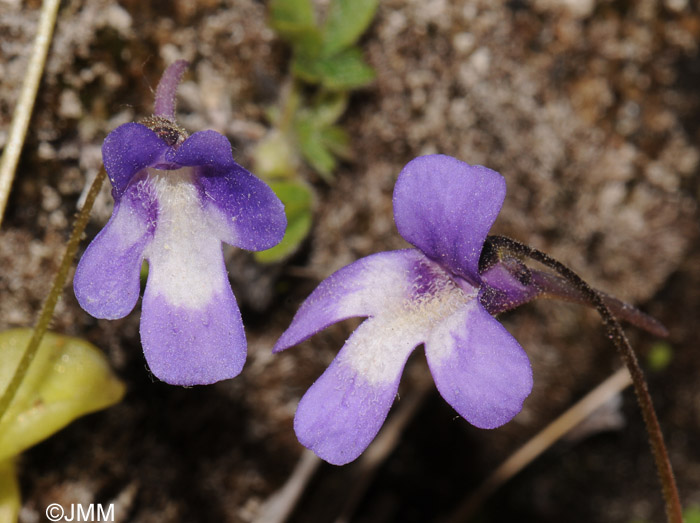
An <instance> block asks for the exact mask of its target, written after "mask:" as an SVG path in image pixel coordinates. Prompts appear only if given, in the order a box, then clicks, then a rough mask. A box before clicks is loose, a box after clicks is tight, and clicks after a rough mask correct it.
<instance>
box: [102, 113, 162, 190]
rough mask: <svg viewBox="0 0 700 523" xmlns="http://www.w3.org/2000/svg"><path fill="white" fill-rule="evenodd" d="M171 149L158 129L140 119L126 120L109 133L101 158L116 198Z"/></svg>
mask: <svg viewBox="0 0 700 523" xmlns="http://www.w3.org/2000/svg"><path fill="white" fill-rule="evenodd" d="M169 150H170V148H169V147H168V144H166V143H165V142H164V141H163V140H161V139H160V138H159V137H158V135H157V134H156V133H154V132H153V131H151V130H150V129H149V128H148V127H146V126H145V125H141V124H139V123H133V122H131V123H125V124H124V125H120V126H119V127H117V128H116V129H115V130H114V131H112V132H111V133H109V134H108V135H107V138H105V141H104V143H103V144H102V161H103V162H104V165H105V170H106V171H107V176H109V181H110V182H112V196H114V199H115V201H119V198H120V197H121V196H122V194H124V191H126V188H127V186H128V185H129V182H130V181H131V179H132V178H133V177H134V175H135V174H136V173H138V172H139V171H142V170H143V169H145V168H146V167H150V166H153V165H156V164H158V163H160V162H162V161H163V160H164V157H165V155H166V153H167V152H168V151H169Z"/></svg>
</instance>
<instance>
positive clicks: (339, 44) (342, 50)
mask: <svg viewBox="0 0 700 523" xmlns="http://www.w3.org/2000/svg"><path fill="white" fill-rule="evenodd" d="M378 4H379V2H378V0H331V2H330V4H329V6H328V11H327V13H326V16H325V20H324V21H323V22H322V23H320V24H319V22H318V21H317V15H316V13H315V11H314V8H313V5H312V3H311V1H310V0H273V1H272V2H271V3H270V25H271V26H272V28H273V29H274V30H275V31H276V32H277V34H278V35H279V36H280V37H281V38H283V39H284V40H285V41H287V42H288V43H289V45H290V46H291V48H292V61H291V65H290V76H291V78H290V79H289V81H288V82H287V84H286V85H285V86H284V87H283V89H282V90H281V95H280V100H279V103H278V105H277V106H275V107H272V108H270V109H269V110H268V111H267V117H268V120H269V121H270V123H271V125H272V128H271V129H270V131H269V133H268V134H267V136H266V137H265V138H264V139H263V140H262V141H261V142H260V144H259V145H258V147H257V148H256V150H255V153H254V160H255V172H256V173H257V174H258V175H259V176H261V177H263V178H265V179H266V180H268V181H269V182H270V185H271V186H272V188H273V189H274V191H275V192H276V193H277V196H279V198H280V199H281V200H282V202H284V204H285V207H286V212H287V221H288V228H287V233H286V235H285V237H284V240H283V241H282V242H281V243H280V244H279V245H277V246H275V247H273V248H272V249H269V250H267V251H262V252H259V253H256V258H257V259H258V261H262V262H274V261H279V260H281V259H283V258H285V257H287V256H289V255H290V254H292V253H293V252H294V251H295V250H296V249H297V248H298V246H299V244H300V243H301V242H302V241H303V240H304V238H305V237H306V236H307V234H308V232H309V230H310V228H311V221H312V220H311V216H312V210H313V204H314V194H313V190H312V188H311V186H310V185H309V184H308V183H307V182H306V181H305V180H304V178H303V177H302V175H301V174H300V171H299V168H300V166H301V164H302V162H305V163H306V164H307V165H309V166H310V167H311V168H312V169H313V170H314V171H315V172H316V173H317V174H318V175H319V176H320V177H321V178H322V179H323V180H325V181H326V182H327V183H332V182H333V173H334V171H335V170H336V168H337V166H338V160H339V159H350V158H351V154H352V151H351V149H350V140H349V137H348V135H347V133H346V132H345V130H344V129H343V128H342V127H341V126H340V125H338V121H339V120H340V118H341V117H342V116H343V114H344V113H345V110H346V109H347V106H348V99H349V94H350V92H351V91H352V90H354V89H358V88H360V87H364V86H366V85H368V84H369V83H371V82H372V81H373V80H374V77H375V73H374V70H373V69H372V68H371V67H370V66H369V65H368V64H367V63H366V62H365V60H364V58H363V56H362V51H361V49H360V48H359V47H358V46H357V40H358V39H359V38H360V36H361V35H362V33H364V32H365V30H366V29H367V27H368V26H369V24H370V23H371V21H372V19H373V18H374V14H375V12H376V10H377V6H378Z"/></svg>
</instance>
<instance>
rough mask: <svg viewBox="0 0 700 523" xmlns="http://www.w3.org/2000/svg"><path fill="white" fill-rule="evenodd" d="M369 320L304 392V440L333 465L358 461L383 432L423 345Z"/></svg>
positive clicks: (299, 417) (300, 434)
mask: <svg viewBox="0 0 700 523" xmlns="http://www.w3.org/2000/svg"><path fill="white" fill-rule="evenodd" d="M387 327H388V326H387V325H386V321H384V320H383V319H380V318H370V319H368V320H365V321H364V322H363V323H362V324H361V325H360V326H359V327H358V328H357V329H356V330H355V332H354V333H353V334H352V336H350V338H349V339H348V341H347V342H346V343H345V346H344V347H343V348H342V349H341V351H340V353H339V354H338V356H337V357H336V358H335V360H334V361H333V363H331V365H330V367H328V369H326V371H325V372H324V373H323V374H322V375H321V377H320V378H319V379H318V380H316V382H315V383H314V384H313V385H312V386H311V388H310V389H309V390H308V391H307V392H306V394H304V396H303V397H302V399H301V401H300V402H299V407H298V408H297V412H296V415H295V417H294V431H295V432H296V434H297V438H298V439H299V442H300V443H301V444H302V445H304V446H305V447H307V448H309V449H311V450H312V451H313V452H314V453H316V455H317V456H319V457H320V458H322V459H324V460H326V461H327V462H329V463H332V464H333V465H344V464H346V463H349V462H351V461H353V460H354V459H356V458H357V457H358V456H359V455H360V454H362V452H363V451H364V450H365V449H366V448H367V446H368V445H369V444H370V443H371V442H372V440H373V439H374V437H375V436H376V435H377V433H378V432H379V429H380V428H381V426H382V424H383V423H384V420H385V419H386V417H387V414H388V413H389V409H390V408H391V405H392V403H393V401H394V397H395V396H396V392H397V390H398V387H399V380H400V378H401V374H402V372H403V368H404V366H405V364H406V360H407V359H408V356H409V355H410V354H411V352H412V351H413V349H415V347H416V346H417V345H418V344H419V343H420V342H421V341H420V340H419V339H417V338H416V337H415V336H414V335H412V334H408V333H406V332H403V331H396V330H392V329H390V328H387Z"/></svg>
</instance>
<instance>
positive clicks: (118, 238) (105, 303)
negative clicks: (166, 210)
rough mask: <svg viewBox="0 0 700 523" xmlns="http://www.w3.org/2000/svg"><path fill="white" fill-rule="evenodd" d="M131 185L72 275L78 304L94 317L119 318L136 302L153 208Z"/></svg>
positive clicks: (149, 238) (151, 223) (153, 213)
mask: <svg viewBox="0 0 700 523" xmlns="http://www.w3.org/2000/svg"><path fill="white" fill-rule="evenodd" d="M141 195H142V193H141V192H140V191H139V190H138V187H136V186H132V188H130V189H129V190H127V192H126V193H125V194H124V196H123V197H122V198H121V200H120V201H117V202H116V203H115V205H114V211H113V213H112V217H111V218H110V220H109V222H108V223H107V225H105V227H104V228H103V229H102V230H101V231H100V233H99V234H98V235H97V236H96V237H95V239H94V240H93V241H92V242H91V243H90V245H89V246H88V248H87V250H86V251H85V254H83V256H82V258H81V259H80V262H79V263H78V267H77V269H76V271H75V276H74V278H73V288H74V291H75V296H76V298H77V299H78V303H80V306H81V307H82V308H83V309H85V311H87V312H88V313H89V314H91V315H92V316H94V317H96V318H105V319H117V318H123V317H124V316H126V315H127V314H129V312H131V310H132V309H133V308H134V305H136V302H137V300H138V298H139V292H140V271H141V262H142V260H143V253H144V249H145V248H146V247H147V245H148V244H149V243H150V241H151V240H152V237H153V224H154V220H155V215H156V211H155V208H154V206H153V205H152V203H151V202H150V201H149V200H147V199H146V200H144V199H142V198H141Z"/></svg>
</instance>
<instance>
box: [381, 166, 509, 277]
mask: <svg viewBox="0 0 700 523" xmlns="http://www.w3.org/2000/svg"><path fill="white" fill-rule="evenodd" d="M505 193H506V186H505V180H504V179H503V177H502V176H501V175H500V174H499V173H497V172H496V171H492V170H491V169H487V168H486V167H482V166H478V165H477V166H472V165H468V164H466V163H464V162H461V161H459V160H457V159H455V158H452V157H450V156H444V155H437V154H436V155H429V156H421V157H419V158H416V159H414V160H412V161H410V162H409V163H408V164H407V165H406V166H405V167H404V168H403V170H402V171H401V173H400V174H399V178H398V180H397V182H396V186H395V188H394V219H395V221H396V226H397V228H398V230H399V233H400V234H401V236H403V237H404V239H405V240H406V241H408V242H409V243H411V244H413V245H415V246H416V247H418V249H420V250H421V251H423V253H424V254H425V255H426V256H427V257H428V258H430V259H431V260H433V261H435V262H437V263H439V264H441V265H442V266H443V267H445V268H446V269H447V270H449V271H451V272H452V273H454V274H457V275H459V276H461V277H463V278H465V279H466V280H467V281H468V282H470V283H471V284H472V285H476V286H478V285H479V284H480V283H481V278H480V277H479V270H478V268H479V256H480V254H481V249H482V246H483V244H484V240H485V239H486V236H487V234H488V232H489V229H490V228H491V226H492V225H493V222H494V221H495V220H496V216H497V215H498V212H499V211H500V209H501V205H502V204H503V199H504V198H505Z"/></svg>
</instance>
